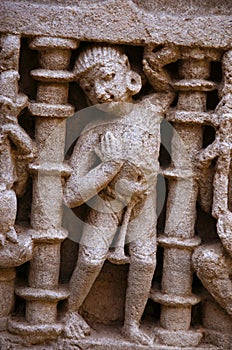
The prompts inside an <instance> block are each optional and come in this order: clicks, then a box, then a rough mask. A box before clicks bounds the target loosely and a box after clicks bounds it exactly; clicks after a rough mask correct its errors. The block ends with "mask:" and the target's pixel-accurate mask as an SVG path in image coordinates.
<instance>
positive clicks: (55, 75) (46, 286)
mask: <svg viewBox="0 0 232 350" xmlns="http://www.w3.org/2000/svg"><path fill="white" fill-rule="evenodd" d="M77 47H78V42H77V41H76V40H72V39H63V38H51V37H39V38H35V39H33V40H32V41H31V43H30V48H31V49H35V50H38V51H39V53H40V64H41V67H42V69H36V70H33V71H32V72H31V75H32V77H33V78H34V79H35V80H37V81H38V89H37V97H36V102H32V103H30V105H29V110H30V112H31V114H32V115H34V116H35V117H36V128H35V139H36V143H37V148H38V160H37V162H35V163H34V164H32V165H31V167H30V169H31V172H32V175H33V199H32V209H31V230H30V233H31V234H32V237H33V240H34V243H35V248H34V253H33V259H32V260H31V263H30V272H29V279H28V286H26V287H21V288H18V289H17V290H16V294H17V295H19V296H20V297H22V298H24V299H26V314H25V317H26V320H25V321H24V322H13V321H11V325H10V327H11V330H12V331H14V332H16V333H20V334H23V335H32V334H33V337H34V342H39V341H42V340H45V339H47V338H49V339H52V338H56V337H57V336H58V335H59V334H60V333H61V331H62V324H61V323H59V322H58V321H57V303H58V301H59V300H63V299H66V298H67V297H68V295H69V292H68V290H67V288H65V286H59V285H58V283H59V270H60V244H61V242H62V241H63V240H64V239H65V238H66V237H67V232H66V230H64V229H63V228H62V226H61V223H62V199H63V190H62V176H67V175H68V174H70V169H69V167H67V166H66V165H64V164H63V159H64V144H65V119H66V118H67V117H70V116H72V115H73V113H74V108H73V107H72V106H71V105H69V104H68V103H67V102H68V92H69V84H68V83H69V82H70V81H73V75H72V73H71V72H69V71H68V70H67V69H68V67H69V62H70V57H71V50H74V49H76V48H77Z"/></svg>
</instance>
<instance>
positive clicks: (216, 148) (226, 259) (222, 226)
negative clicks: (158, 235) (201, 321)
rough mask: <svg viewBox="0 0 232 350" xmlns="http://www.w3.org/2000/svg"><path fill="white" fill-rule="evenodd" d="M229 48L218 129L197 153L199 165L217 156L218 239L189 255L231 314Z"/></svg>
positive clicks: (231, 111) (215, 204)
mask: <svg viewBox="0 0 232 350" xmlns="http://www.w3.org/2000/svg"><path fill="white" fill-rule="evenodd" d="M231 64H232V51H228V52H226V53H225V54H224V57H223V68H224V87H223V90H222V99H221V101H220V103H219V104H218V106H217V108H216V110H215V114H216V115H217V116H218V120H219V129H218V131H217V133H216V138H215V141H214V142H213V143H212V144H211V145H210V146H208V147H207V148H206V149H205V150H204V151H202V153H201V154H200V159H199V160H200V163H201V164H202V166H205V167H207V166H209V165H210V163H211V161H212V160H213V159H215V158H216V157H218V159H217V167H216V173H215V176H214V195H213V210H212V214H213V216H214V217H215V218H216V219H217V234H218V237H219V238H220V241H221V242H218V241H216V242H209V243H208V244H204V245H202V246H201V247H199V248H198V249H196V251H195V253H194V255H193V264H194V268H195V269H196V271H197V275H198V277H199V278H200V280H201V281H202V283H203V285H204V286H205V288H206V289H207V290H208V291H209V292H210V294H211V295H212V296H213V298H215V300H216V301H217V302H218V303H219V305H221V307H222V308H224V309H225V310H226V311H227V313H228V314H229V315H230V316H232V281H231V271H232V259H231V258H232V236H231V232H232V213H231V210H230V204H229V200H230V199H229V186H230V185H231V184H229V176H230V165H231V149H232V140H231V133H232V109H231V96H232V80H231V73H232V69H231Z"/></svg>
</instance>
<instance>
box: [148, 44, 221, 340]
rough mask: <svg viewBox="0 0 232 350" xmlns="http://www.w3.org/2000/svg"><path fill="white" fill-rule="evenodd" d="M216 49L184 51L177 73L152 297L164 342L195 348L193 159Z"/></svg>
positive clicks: (204, 116) (197, 335)
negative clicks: (160, 260)
mask: <svg viewBox="0 0 232 350" xmlns="http://www.w3.org/2000/svg"><path fill="white" fill-rule="evenodd" d="M218 57H219V56H218V53H217V52H214V51H212V50H201V49H191V48H183V49H182V53H181V58H182V60H181V61H180V66H179V74H180V77H181V80H180V81H178V82H176V83H174V88H175V89H176V90H178V91H179V98H178V104H177V110H176V111H174V112H171V113H170V114H169V116H168V120H171V121H174V128H175V132H174V135H173V141H172V160H173V163H174V166H175V169H171V170H168V171H167V172H166V174H165V175H166V176H167V177H168V178H169V195H168V202H167V215H166V226H165V233H164V235H163V236H161V237H160V238H159V244H160V245H161V246H163V247H164V264H163V276H162V283H161V291H157V290H153V291H152V299H153V300H154V301H156V302H159V303H161V304H162V308H161V319H160V322H161V326H162V327H163V328H161V329H159V330H157V334H158V338H159V339H160V341H161V342H162V343H164V344H167V345H173V346H197V345H198V344H199V342H200V340H201V338H202V333H201V332H198V331H196V330H191V329H190V324H191V309H192V306H193V305H195V304H197V303H199V302H200V298H199V297H198V296H195V295H193V294H192V293H191V289H192V267H191V255H192V251H193V249H194V248H195V247H197V246H198V245H199V244H200V238H199V237H196V236H194V235H195V221H196V200H197V194H198V184H197V172H196V166H195V164H196V162H195V158H196V155H197V153H198V152H199V151H200V150H201V148H202V143H203V129H202V126H201V125H200V124H201V121H200V122H199V119H200V120H201V119H202V123H203V122H204V121H205V120H207V119H210V116H209V114H208V113H206V99H207V92H208V91H212V90H214V89H215V88H216V87H217V86H216V84H215V83H213V82H211V81H209V80H208V79H209V77H210V61H212V60H215V59H218Z"/></svg>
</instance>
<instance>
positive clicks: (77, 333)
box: [63, 312, 90, 340]
mask: <svg viewBox="0 0 232 350" xmlns="http://www.w3.org/2000/svg"><path fill="white" fill-rule="evenodd" d="M64 322H65V326H64V330H63V333H64V336H65V337H66V338H72V339H77V340H78V339H80V338H84V337H85V336H87V335H90V327H89V325H88V324H87V323H86V322H85V320H84V319H83V318H82V317H81V316H80V315H79V314H78V312H70V313H68V314H67V315H66V317H65V320H64Z"/></svg>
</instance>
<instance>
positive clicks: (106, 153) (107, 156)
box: [95, 131, 123, 162]
mask: <svg viewBox="0 0 232 350" xmlns="http://www.w3.org/2000/svg"><path fill="white" fill-rule="evenodd" d="M95 153H96V154H97V156H98V157H99V158H100V159H101V161H102V162H107V161H112V160H114V161H117V160H121V159H122V156H123V154H122V142H121V140H120V139H119V138H116V137H115V136H114V135H113V133H112V132H110V131H107V132H106V133H105V135H102V136H101V141H100V144H99V147H95Z"/></svg>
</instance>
